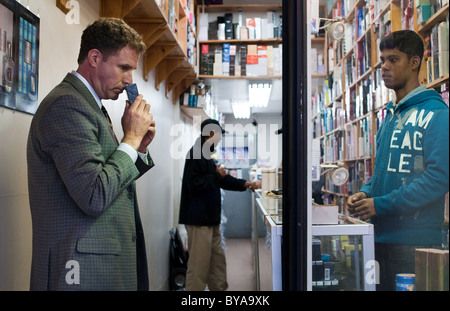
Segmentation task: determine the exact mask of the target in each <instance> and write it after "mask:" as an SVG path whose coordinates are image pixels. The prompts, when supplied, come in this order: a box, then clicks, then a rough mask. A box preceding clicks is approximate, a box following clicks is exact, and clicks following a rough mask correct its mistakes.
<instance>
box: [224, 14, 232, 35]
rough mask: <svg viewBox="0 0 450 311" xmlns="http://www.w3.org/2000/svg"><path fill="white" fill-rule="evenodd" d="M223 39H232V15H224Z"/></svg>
mask: <svg viewBox="0 0 450 311" xmlns="http://www.w3.org/2000/svg"><path fill="white" fill-rule="evenodd" d="M224 19H225V39H227V40H230V39H234V38H233V14H232V13H225V17H224Z"/></svg>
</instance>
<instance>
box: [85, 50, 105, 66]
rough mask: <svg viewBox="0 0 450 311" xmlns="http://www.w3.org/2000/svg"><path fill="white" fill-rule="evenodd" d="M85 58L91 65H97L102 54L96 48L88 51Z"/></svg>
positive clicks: (100, 60) (101, 59)
mask: <svg viewBox="0 0 450 311" xmlns="http://www.w3.org/2000/svg"><path fill="white" fill-rule="evenodd" d="M87 58H88V61H89V64H90V65H91V66H92V67H97V65H98V64H99V63H100V62H102V61H103V54H102V52H100V51H99V50H97V49H92V50H90V51H89V52H88V56H87Z"/></svg>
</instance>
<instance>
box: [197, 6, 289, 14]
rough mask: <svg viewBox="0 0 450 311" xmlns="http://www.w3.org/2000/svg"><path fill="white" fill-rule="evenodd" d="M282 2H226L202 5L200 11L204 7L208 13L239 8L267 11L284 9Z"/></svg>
mask: <svg viewBox="0 0 450 311" xmlns="http://www.w3.org/2000/svg"><path fill="white" fill-rule="evenodd" d="M282 7H283V6H282V5H281V4H243V5H241V4H229V5H227V4H225V5H200V6H199V12H200V13H201V12H202V10H203V9H205V12H208V13H226V12H230V13H237V12H238V11H239V9H242V11H247V12H256V13H260V12H266V11H270V10H280V11H281V9H282Z"/></svg>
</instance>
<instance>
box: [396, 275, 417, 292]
mask: <svg viewBox="0 0 450 311" xmlns="http://www.w3.org/2000/svg"><path fill="white" fill-rule="evenodd" d="M395 283H396V290H397V291H398V292H413V291H414V290H415V283H416V275H415V274H411V273H399V274H397V275H396V276H395Z"/></svg>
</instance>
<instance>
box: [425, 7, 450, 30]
mask: <svg viewBox="0 0 450 311" xmlns="http://www.w3.org/2000/svg"><path fill="white" fill-rule="evenodd" d="M448 7H449V4H448V3H447V4H446V5H444V6H443V7H442V8H441V9H440V10H439V11H437V12H436V13H435V14H433V16H431V17H430V18H429V19H428V20H427V21H426V23H425V24H424V25H422V26H419V33H420V34H421V35H424V34H425V33H427V32H429V31H431V28H433V26H434V25H436V24H438V23H440V22H442V21H445V19H446V18H447V15H448Z"/></svg>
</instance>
